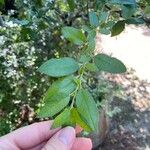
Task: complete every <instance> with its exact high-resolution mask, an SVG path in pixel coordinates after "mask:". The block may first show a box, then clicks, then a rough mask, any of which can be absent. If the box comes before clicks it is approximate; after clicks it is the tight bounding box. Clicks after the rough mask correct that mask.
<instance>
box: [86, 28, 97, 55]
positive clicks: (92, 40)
mask: <svg viewBox="0 0 150 150" xmlns="http://www.w3.org/2000/svg"><path fill="white" fill-rule="evenodd" d="M95 36H96V31H95V30H91V31H89V32H88V36H87V44H88V45H87V49H86V51H87V52H93V51H94V50H95V46H96V43H95Z"/></svg>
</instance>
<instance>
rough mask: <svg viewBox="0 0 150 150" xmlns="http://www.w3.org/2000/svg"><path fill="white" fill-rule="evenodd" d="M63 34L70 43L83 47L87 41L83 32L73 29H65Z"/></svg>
mask: <svg viewBox="0 0 150 150" xmlns="http://www.w3.org/2000/svg"><path fill="white" fill-rule="evenodd" d="M62 34H63V36H64V37H65V38H66V39H68V40H69V41H70V42H73V43H74V44H77V45H82V44H83V43H84V42H85V40H86V37H85V35H84V34H83V33H82V31H81V30H79V29H76V28H73V27H63V28H62Z"/></svg>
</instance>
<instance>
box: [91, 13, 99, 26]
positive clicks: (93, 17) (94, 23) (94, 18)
mask: <svg viewBox="0 0 150 150" xmlns="http://www.w3.org/2000/svg"><path fill="white" fill-rule="evenodd" d="M89 20H90V24H91V26H92V27H98V26H99V20H98V16H97V14H96V12H93V11H91V12H89Z"/></svg>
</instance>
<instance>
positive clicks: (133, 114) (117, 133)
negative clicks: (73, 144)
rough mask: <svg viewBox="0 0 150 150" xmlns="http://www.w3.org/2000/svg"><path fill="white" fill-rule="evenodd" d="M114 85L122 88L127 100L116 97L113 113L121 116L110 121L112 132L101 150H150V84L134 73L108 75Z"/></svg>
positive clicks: (113, 103) (112, 104)
mask: <svg viewBox="0 0 150 150" xmlns="http://www.w3.org/2000/svg"><path fill="white" fill-rule="evenodd" d="M105 79H107V80H109V81H111V82H112V83H113V84H121V85H122V87H123V91H124V92H123V95H124V96H123V98H118V97H114V99H113V101H112V102H111V107H112V109H113V108H114V107H119V108H120V110H121V112H120V113H118V114H116V115H114V116H113V117H112V118H111V120H110V132H109V134H108V135H107V137H106V139H105V140H104V142H103V144H102V145H101V146H100V148H99V149H100V150H149V149H150V83H149V82H147V81H144V80H140V79H139V78H138V77H137V76H135V74H134V71H133V70H131V71H129V72H128V73H126V74H124V75H117V76H116V75H114V76H113V75H105Z"/></svg>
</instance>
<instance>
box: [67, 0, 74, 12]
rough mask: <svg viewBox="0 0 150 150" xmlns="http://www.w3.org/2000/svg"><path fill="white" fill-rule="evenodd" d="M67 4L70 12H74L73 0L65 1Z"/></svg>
mask: <svg viewBox="0 0 150 150" xmlns="http://www.w3.org/2000/svg"><path fill="white" fill-rule="evenodd" d="M67 2H68V5H69V8H70V10H71V11H74V9H75V2H74V0H67Z"/></svg>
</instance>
